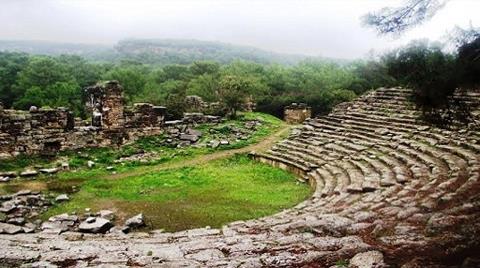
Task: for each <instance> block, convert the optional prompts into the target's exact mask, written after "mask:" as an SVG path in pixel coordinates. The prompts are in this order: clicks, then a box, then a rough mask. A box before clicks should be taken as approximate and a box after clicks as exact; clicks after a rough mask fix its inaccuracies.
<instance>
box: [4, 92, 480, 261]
mask: <svg viewBox="0 0 480 268" xmlns="http://www.w3.org/2000/svg"><path fill="white" fill-rule="evenodd" d="M410 93H411V92H410V91H409V90H406V89H379V90H377V91H375V92H372V93H370V94H368V95H365V96H362V97H361V98H359V99H357V100H355V101H354V102H351V103H348V104H344V105H341V107H337V109H336V110H335V111H334V112H333V113H331V114H330V115H328V116H325V117H320V118H316V119H312V120H309V121H307V122H306V123H305V124H304V125H303V127H302V128H301V129H298V130H297V131H294V133H293V134H292V135H291V136H290V137H289V138H288V139H286V140H284V141H282V142H280V143H279V144H277V145H275V146H274V147H273V148H272V149H271V150H269V151H268V152H265V153H256V154H255V153H253V154H252V156H253V157H254V158H256V159H258V160H260V161H263V162H267V163H270V164H272V165H275V166H279V167H282V168H285V169H288V170H291V171H293V172H295V173H296V174H298V175H299V177H300V178H301V179H303V180H308V182H309V183H310V184H311V185H312V187H314V189H315V191H314V193H313V195H312V197H311V198H310V199H308V200H306V201H304V202H303V203H301V204H299V205H297V206H296V207H294V208H291V209H288V210H285V211H283V212H281V213H278V214H276V215H272V216H269V217H265V218H261V219H255V220H250V221H241V222H234V223H231V224H228V225H227V226H224V227H222V228H221V229H211V228H201V229H195V230H188V231H182V232H177V233H162V232H153V233H149V234H146V233H136V234H130V235H123V236H121V235H117V234H109V235H103V236H100V235H82V234H78V233H64V234H62V235H49V234H43V233H38V234H19V235H12V236H9V235H2V236H0V262H1V263H3V264H4V265H6V266H8V265H12V266H13V265H20V264H27V265H28V266H33V267H50V266H52V267H55V265H57V266H80V267H81V266H96V265H102V266H111V267H122V266H149V267H150V266H154V267H205V266H207V267H210V266H211V267H330V266H335V265H336V267H341V266H343V265H350V266H351V267H357V266H358V267H480V266H479V265H480V262H479V261H480V255H479V252H480V245H479V243H480V233H479V231H480V177H479V176H480V162H479V161H480V153H479V152H480V133H479V132H478V131H476V130H475V129H474V128H473V127H471V128H464V129H457V130H445V129H438V128H434V127H431V126H427V125H425V124H423V123H421V122H420V121H419V120H418V112H417V111H415V109H414V107H413V106H412V105H411V104H410V103H409V102H408V97H409V94H410ZM464 98H465V101H466V103H473V102H474V101H477V100H478V99H479V98H480V94H475V93H471V94H469V95H468V96H466V97H464ZM477 111H478V110H477ZM477 115H478V114H477Z"/></svg>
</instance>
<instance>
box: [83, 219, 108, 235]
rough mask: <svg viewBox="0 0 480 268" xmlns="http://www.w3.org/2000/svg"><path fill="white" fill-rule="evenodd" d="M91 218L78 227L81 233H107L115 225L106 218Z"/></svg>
mask: <svg viewBox="0 0 480 268" xmlns="http://www.w3.org/2000/svg"><path fill="white" fill-rule="evenodd" d="M92 218H93V219H91V218H89V219H87V220H86V221H84V222H82V223H80V225H79V226H78V228H79V230H80V232H84V233H94V234H97V233H102V234H103V233H106V232H107V231H108V230H110V228H112V227H113V224H112V223H111V222H110V221H109V220H107V219H104V218H94V217H92Z"/></svg>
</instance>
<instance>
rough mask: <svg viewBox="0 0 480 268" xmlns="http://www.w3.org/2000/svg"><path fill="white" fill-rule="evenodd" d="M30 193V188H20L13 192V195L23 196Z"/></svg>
mask: <svg viewBox="0 0 480 268" xmlns="http://www.w3.org/2000/svg"><path fill="white" fill-rule="evenodd" d="M31 193H32V191H30V190H21V191H18V192H17V193H16V194H15V196H25V195H29V194H31Z"/></svg>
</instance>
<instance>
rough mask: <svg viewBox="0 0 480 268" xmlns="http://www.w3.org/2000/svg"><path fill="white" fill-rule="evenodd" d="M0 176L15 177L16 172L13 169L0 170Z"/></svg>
mask: <svg viewBox="0 0 480 268" xmlns="http://www.w3.org/2000/svg"><path fill="white" fill-rule="evenodd" d="M0 177H8V178H15V177H17V172H15V171H6V172H0Z"/></svg>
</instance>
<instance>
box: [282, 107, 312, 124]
mask: <svg viewBox="0 0 480 268" xmlns="http://www.w3.org/2000/svg"><path fill="white" fill-rule="evenodd" d="M310 117H312V108H310V107H309V106H307V105H306V104H304V103H300V104H297V103H292V104H291V105H289V106H287V107H285V110H284V120H285V122H287V123H289V124H301V123H303V121H305V119H307V118H310Z"/></svg>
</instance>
